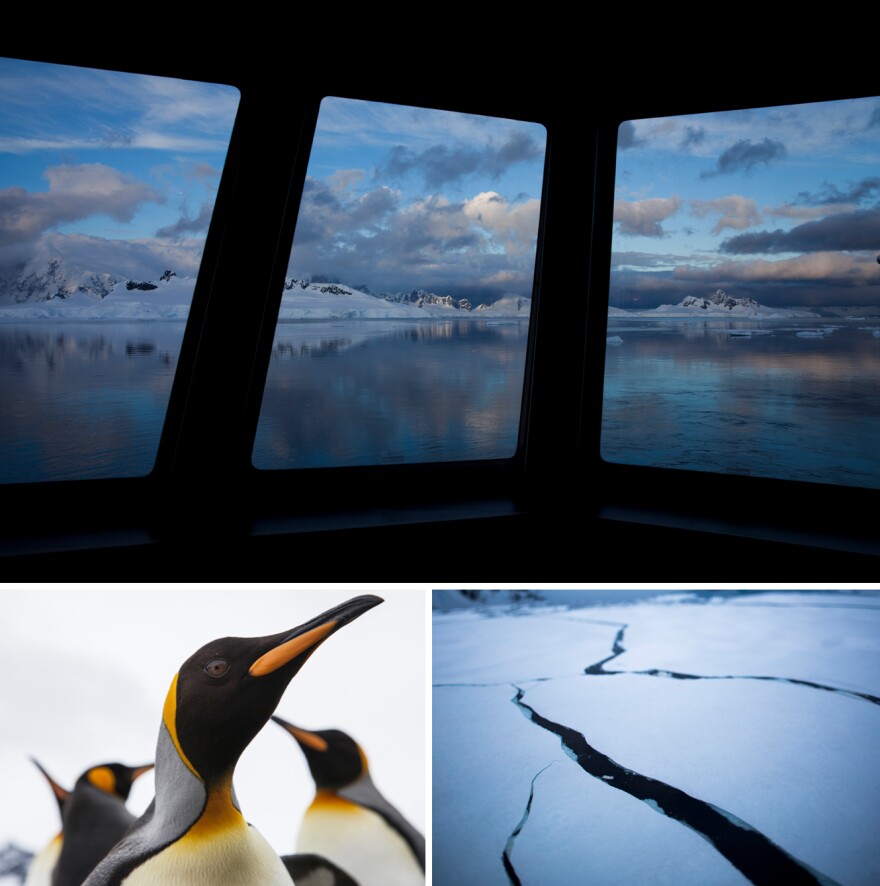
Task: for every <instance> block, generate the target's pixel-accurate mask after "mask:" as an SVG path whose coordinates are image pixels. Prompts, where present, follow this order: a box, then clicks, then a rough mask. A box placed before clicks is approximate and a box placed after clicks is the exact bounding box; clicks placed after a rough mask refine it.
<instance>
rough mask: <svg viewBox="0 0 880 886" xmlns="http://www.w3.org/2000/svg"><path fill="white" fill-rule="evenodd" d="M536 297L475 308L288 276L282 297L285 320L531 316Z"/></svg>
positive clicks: (447, 299) (419, 292) (416, 293)
mask: <svg viewBox="0 0 880 886" xmlns="http://www.w3.org/2000/svg"><path fill="white" fill-rule="evenodd" d="M531 307H532V300H531V299H530V298H525V297H523V296H505V297H504V298H500V299H498V300H497V301H496V302H494V303H493V304H491V305H486V304H479V305H477V306H476V307H474V306H473V305H472V304H471V302H470V301H469V300H468V299H466V298H460V299H457V298H455V297H453V296H451V295H437V294H436V293H433V292H427V291H426V290H424V289H413V290H412V291H410V292H397V293H387V292H386V293H379V294H374V293H371V292H362V291H361V290H359V289H354V288H353V287H351V286H345V285H344V284H342V283H312V282H309V281H307V280H297V279H295V278H288V279H287V280H285V283H284V293H283V295H282V297H281V312H280V314H279V319H281V320H322V319H327V320H337V319H418V318H422V319H423V318H425V317H455V318H456V319H458V318H466V317H468V316H474V317H475V316H479V317H480V318H481V319H489V318H492V317H495V318H517V319H528V317H529V314H530V312H531Z"/></svg>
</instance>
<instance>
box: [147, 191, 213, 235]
mask: <svg viewBox="0 0 880 886" xmlns="http://www.w3.org/2000/svg"><path fill="white" fill-rule="evenodd" d="M213 212H214V203H213V202H212V201H208V202H205V203H203V204H202V206H201V209H200V210H199V214H198V215H197V216H195V217H194V218H189V217H188V216H187V215H186V214H185V213H184V214H183V215H181V216H180V218H179V219H178V220H177V221H176V222H175V223H174V224H173V225H167V226H166V227H164V228H159V230H158V231H156V236H157V237H168V238H169V239H172V240H179V239H180V238H181V237H183V236H184V235H185V234H203V233H205V232H206V231H207V230H208V225H209V224H210V223H211V215H212V214H213Z"/></svg>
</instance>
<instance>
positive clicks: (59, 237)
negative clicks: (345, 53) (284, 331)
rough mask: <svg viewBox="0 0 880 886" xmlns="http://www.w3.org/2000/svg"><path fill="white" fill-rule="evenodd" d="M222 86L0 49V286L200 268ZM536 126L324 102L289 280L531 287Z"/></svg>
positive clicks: (539, 147)
mask: <svg viewBox="0 0 880 886" xmlns="http://www.w3.org/2000/svg"><path fill="white" fill-rule="evenodd" d="M238 98H239V95H238V92H237V90H235V89H233V88H232V87H228V86H222V85H213V84H203V83H194V82H187V81H180V80H173V79H168V78H158V77H145V76H140V75H132V74H123V73H117V72H108V71H95V70H88V69H84V68H73V67H65V66H59V65H47V64H41V63H35V62H25V61H17V60H13V59H0V280H2V279H4V278H7V279H8V278H9V277H11V276H14V275H15V274H17V273H18V272H19V271H20V270H21V268H22V266H23V265H25V264H27V263H30V266H29V268H28V269H29V270H38V269H39V266H40V265H41V264H42V265H45V264H46V263H47V262H48V261H49V260H50V259H52V258H54V257H61V258H62V259H63V260H64V261H65V262H66V263H68V264H71V265H73V266H74V267H75V270H76V271H77V273H81V272H82V271H84V270H88V271H90V272H98V273H111V274H125V275H128V276H132V277H136V278H137V277H140V278H146V279H153V278H155V277H157V276H159V274H161V273H162V271H163V270H164V268H165V267H171V268H173V269H175V270H176V271H177V272H178V273H182V274H194V273H195V272H196V270H197V268H198V261H199V258H200V256H201V248H202V242H203V238H204V235H205V232H206V230H207V224H208V220H209V218H210V211H211V209H212V207H213V201H214V194H215V191H216V188H217V184H218V181H219V177H220V172H221V170H222V166H223V160H224V156H225V151H226V145H227V143H228V138H229V134H230V131H231V128H232V123H233V120H234V116H235V112H236V108H237V104H238ZM545 139H546V133H545V130H544V128H543V127H542V126H539V125H538V124H534V123H520V122H517V121H512V120H499V119H492V118H486V117H479V116H474V115H468V114H459V113H450V112H443V111H433V110H425V109H421V108H414V107H402V106H395V105H388V104H381V103H375V102H364V101H354V100H347V99H336V98H327V99H325V100H324V102H323V103H322V106H321V113H320V118H319V123H318V130H317V132H316V135H315V140H314V146H313V150H312V155H311V158H310V165H309V172H308V181H307V184H306V191H305V194H304V198H303V201H302V207H301V210H300V217H299V221H298V226H297V234H296V240H295V247H294V250H293V253H292V258H291V266H290V273H291V274H292V275H294V276H298V277H311V276H315V275H324V276H326V277H333V278H336V279H338V280H340V281H342V282H344V283H348V284H350V285H360V284H363V285H366V286H368V287H369V288H371V289H372V290H373V291H377V292H378V291H383V290H392V291H398V290H409V289H412V288H426V289H431V290H434V291H437V292H442V293H443V294H446V293H451V294H456V295H460V296H467V297H471V298H475V299H477V300H480V299H488V300H492V299H494V298H496V297H498V296H501V295H505V294H516V295H531V290H532V277H533V273H534V257H535V240H536V236H537V227H538V214H539V207H540V197H541V186H542V177H543V159H544V146H545Z"/></svg>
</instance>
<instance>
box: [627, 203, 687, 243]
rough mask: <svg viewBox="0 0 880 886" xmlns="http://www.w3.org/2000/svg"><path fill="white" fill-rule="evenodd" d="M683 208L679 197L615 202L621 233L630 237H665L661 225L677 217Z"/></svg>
mask: <svg viewBox="0 0 880 886" xmlns="http://www.w3.org/2000/svg"><path fill="white" fill-rule="evenodd" d="M680 207H681V199H680V198H678V197H650V198H648V199H647V200H635V201H632V202H630V201H627V200H615V201H614V221H615V222H616V223H617V224H619V225H620V233H621V234H626V235H630V236H642V237H663V236H665V234H666V232H665V231H664V230H663V226H662V225H661V224H660V223H661V222H663V221H665V220H666V219H667V218H669V217H670V216H673V215H675V213H676V212H678V210H679V208H680Z"/></svg>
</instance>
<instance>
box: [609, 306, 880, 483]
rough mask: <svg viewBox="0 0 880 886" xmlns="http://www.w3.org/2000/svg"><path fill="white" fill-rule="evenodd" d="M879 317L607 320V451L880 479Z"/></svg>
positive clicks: (755, 470)
mask: <svg viewBox="0 0 880 886" xmlns="http://www.w3.org/2000/svg"><path fill="white" fill-rule="evenodd" d="M877 325H878V324H874V325H872V324H871V323H870V322H865V321H861V322H852V321H848V322H847V323H845V324H834V323H832V322H829V321H825V322H823V323H819V322H814V321H796V320H786V321H762V322H756V321H735V322H730V321H703V322H699V321H691V320H687V321H674V320H665V321H645V320H635V319H634V320H624V321H619V320H617V319H616V318H612V319H609V329H608V335H609V337H612V336H619V337H620V338H621V339H622V340H623V341H622V343H621V344H617V345H614V344H609V347H608V349H607V356H606V369H605V403H604V414H603V422H602V455H603V457H604V458H605V459H607V460H608V461H614V462H623V463H627V464H640V465H652V466H656V467H671V468H686V469H690V470H699V471H715V472H722V473H733V474H754V475H758V476H764V477H780V478H785V479H794V480H807V481H814V482H823V483H837V484H843V485H851V486H869V487H880V338H875V337H874V336H873V334H872V330H873V329H874V328H876V327H877ZM825 330H827V331H825ZM731 331H736V332H741V333H742V332H744V333H751V335H750V336H745V335H743V336H732V335H731V334H730V333H731ZM798 333H808V335H809V336H810V337H807V336H804V335H799V334H798ZM817 333H821V334H819V335H817ZM813 336H815V337H813Z"/></svg>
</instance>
